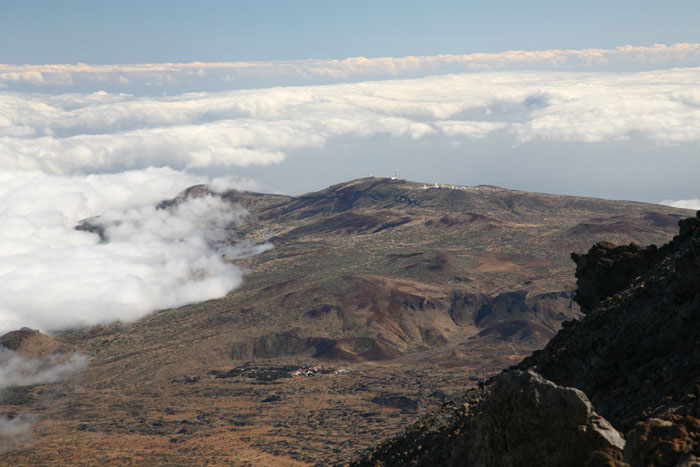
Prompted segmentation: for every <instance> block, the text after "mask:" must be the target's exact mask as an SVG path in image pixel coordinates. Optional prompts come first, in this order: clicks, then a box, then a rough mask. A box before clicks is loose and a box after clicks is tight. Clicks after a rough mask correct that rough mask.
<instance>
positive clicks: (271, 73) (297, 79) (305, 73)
mask: <svg viewBox="0 0 700 467" xmlns="http://www.w3.org/2000/svg"><path fill="white" fill-rule="evenodd" d="M698 64H700V44H689V43H680V44H673V45H664V44H655V45H652V46H624V47H617V48H615V49H584V50H544V51H522V50H511V51H506V52H499V53H476V54H467V55H448V54H446V55H436V56H418V57H411V56H409V57H398V58H394V57H379V58H366V57H352V58H346V59H343V60H333V59H307V60H290V61H268V62H223V63H201V62H194V63H153V64H131V65H89V64H84V63H79V64H74V65H69V64H64V65H59V64H55V65H1V64H0V87H6V88H8V89H13V90H20V91H26V90H35V91H41V92H46V91H51V92H66V91H67V90H70V89H76V88H78V89H83V90H93V91H97V90H112V91H115V92H118V91H126V92H130V93H133V92H138V93H147V94H148V93H153V92H161V93H162V92H163V91H164V90H165V91H167V92H176V93H181V92H186V91H201V90H203V89H212V90H213V89H232V88H261V87H272V86H287V85H290V84H294V85H310V84H330V83H339V82H347V81H366V80H385V79H395V78H414V77H420V76H426V75H438V74H452V73H464V72H489V71H514V70H548V71H644V70H653V69H659V68H665V69H668V68H674V67H693V66H698Z"/></svg>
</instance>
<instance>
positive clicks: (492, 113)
mask: <svg viewBox="0 0 700 467" xmlns="http://www.w3.org/2000/svg"><path fill="white" fill-rule="evenodd" d="M697 82H700V68H679V69H672V70H657V71H645V72H634V73H633V72H604V73H602V72H601V73H591V72H585V73H584V72H550V71H537V72H535V71H511V72H488V73H465V74H455V75H443V76H431V77H424V78H416V79H406V80H387V81H367V82H361V83H350V84H335V85H325V86H304V87H286V88H281V87H278V88H269V89H254V90H238V91H226V92H209V93H206V92H200V93H185V94H179V95H176V96H161V97H154V96H149V97H143V96H141V97H139V96H134V95H129V94H110V93H106V92H99V93H89V94H76V93H72V94H60V95H46V94H36V93H31V94H25V93H12V94H7V93H6V94H0V168H23V169H31V170H41V171H45V172H52V173H76V172H81V171H82V172H85V171H87V172H94V171H119V170H124V169H132V168H142V167H148V166H171V167H175V168H178V169H186V168H189V169H191V168H197V169H202V168H208V167H218V168H225V167H248V166H269V165H274V164H279V163H281V162H282V161H283V160H284V159H285V157H286V156H287V155H288V154H289V153H290V152H293V151H298V150H304V149H312V148H322V147H324V146H325V145H326V144H327V143H328V141H330V140H331V139H333V138H337V137H341V136H349V137H370V136H374V135H382V134H384V135H390V136H393V137H408V138H413V139H421V138H424V137H425V136H427V135H435V134H437V133H441V134H442V135H443V137H448V138H469V139H484V138H486V137H488V136H489V135H490V134H492V133H493V132H495V131H500V132H505V133H504V134H509V135H511V137H512V138H514V141H516V142H519V143H525V142H528V141H532V140H542V141H565V142H570V141H575V142H584V143H594V142H605V141H608V142H609V141H625V140H627V139H629V138H630V137H631V136H632V135H637V136H641V137H642V138H646V139H647V140H649V141H651V142H652V143H653V144H679V143H688V142H690V143H697V142H700V93H699V92H698V91H697V89H696V88H697V86H696V85H695V83H697Z"/></svg>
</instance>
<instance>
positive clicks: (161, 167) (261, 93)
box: [0, 44, 700, 333]
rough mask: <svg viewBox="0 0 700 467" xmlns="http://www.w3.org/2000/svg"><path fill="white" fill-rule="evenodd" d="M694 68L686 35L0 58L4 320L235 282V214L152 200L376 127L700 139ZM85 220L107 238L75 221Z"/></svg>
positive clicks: (81, 311) (85, 317)
mask: <svg viewBox="0 0 700 467" xmlns="http://www.w3.org/2000/svg"><path fill="white" fill-rule="evenodd" d="M698 82H700V46H699V45H698V44H676V45H673V46H663V45H657V46H652V47H621V48H618V49H614V50H585V51H542V52H518V51H515V52H504V53H500V54H473V55H463V56H453V55H443V56H436V57H405V58H396V59H395V58H380V59H364V58H354V59H347V60H300V61H293V62H264V63H224V64H202V63H194V64H146V65H99V66H93V65H85V64H77V65H37V66H34V65H27V66H19V65H0V223H2V228H1V229H0V333H2V332H6V331H9V330H11V329H15V328H18V327H21V326H28V327H31V328H35V329H41V330H43V331H48V332H51V331H55V330H59V329H63V328H66V327H74V326H87V325H92V324H97V323H102V322H109V321H114V320H125V321H129V320H134V319H138V318H139V317H142V316H144V315H145V314H147V313H149V312H151V311H153V310H157V309H163V308H170V307H176V306H180V305H184V304H186V303H192V302H197V301H202V300H207V299H211V298H217V297H221V296H222V295H224V294H226V293H227V292H229V291H231V290H233V289H235V288H236V287H237V286H238V285H240V283H241V281H242V279H243V275H242V273H241V271H240V270H239V269H237V268H236V267H235V266H234V265H232V264H231V263H230V262H229V261H226V260H225V259H224V257H223V255H226V257H227V258H232V257H235V256H236V255H237V254H249V253H250V252H249V251H246V252H243V251H233V250H231V249H230V248H229V249H226V248H227V247H226V244H225V242H224V241H223V239H224V238H225V236H226V235H228V233H227V231H226V229H227V227H228V226H229V225H231V224H235V223H237V222H240V221H241V220H242V219H243V218H244V216H245V212H244V210H242V209H241V208H239V207H235V206H232V205H230V204H229V203H226V202H224V201H222V200H221V199H220V198H218V197H216V196H208V197H204V198H196V199H191V200H188V201H186V202H185V203H183V204H182V205H180V206H178V207H176V208H173V209H169V210H157V209H156V208H155V206H156V205H157V204H158V203H159V202H160V201H162V200H164V199H169V198H172V197H174V196H176V195H177V194H178V193H180V192H181V191H182V190H184V189H185V188H187V187H189V186H191V185H194V184H200V183H214V185H215V186H216V187H218V189H219V191H222V190H225V189H230V188H248V189H250V188H253V189H254V188H256V186H257V185H256V182H255V181H241V180H239V179H237V178H236V175H237V169H240V168H245V167H261V168H262V167H271V166H276V165H279V164H281V163H282V162H284V161H287V160H288V159H289V158H290V157H293V154H298V153H300V152H303V151H305V150H316V151H318V150H322V149H323V148H324V147H326V146H327V145H328V144H329V143H331V142H333V141H335V140H338V139H340V138H345V139H347V140H351V141H352V140H357V141H359V140H367V139H368V138H371V137H373V136H377V135H379V136H383V137H388V138H396V139H403V140H409V141H412V140H415V141H421V140H425V139H427V138H439V139H441V140H444V141H460V140H471V141H477V140H484V139H486V138H502V139H503V138H505V139H507V140H508V141H511V143H512V144H513V145H521V144H526V143H528V142H531V141H545V142H546V141H555V142H557V141H558V142H577V143H581V144H589V143H599V142H615V141H622V142H624V141H626V140H629V139H631V138H637V139H639V138H641V139H643V140H644V141H646V142H648V143H649V144H651V145H661V146H664V145H667V146H673V145H679V144H690V145H698V144H700V88H698V86H697V83H698ZM285 84H286V85H285ZM290 84H294V85H293V86H292V85H290ZM327 157H328V163H329V164H332V163H333V160H332V158H333V155H332V154H328V155H327ZM212 173H219V174H221V175H222V177H221V178H218V179H217V180H212V179H211V176H205V175H202V174H212ZM309 176H313V173H312V172H310V173H309ZM226 177H228V178H226ZM691 201H692V200H688V203H690V202H691ZM674 202H676V203H678V201H673V200H669V201H667V203H674ZM687 205H688V206H690V205H691V204H687ZM684 206H685V205H684ZM96 216H99V217H96ZM87 218H96V219H97V220H95V222H96V223H98V224H99V225H100V226H102V228H103V230H104V233H105V235H104V238H100V235H98V234H97V233H94V232H90V231H79V230H75V226H76V225H78V224H79V223H80V222H81V221H82V220H83V219H87Z"/></svg>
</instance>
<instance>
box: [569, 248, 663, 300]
mask: <svg viewBox="0 0 700 467" xmlns="http://www.w3.org/2000/svg"><path fill="white" fill-rule="evenodd" d="M660 258H661V255H660V254H659V251H658V249H657V248H656V245H650V246H649V247H647V248H642V247H640V246H639V245H637V244H635V243H630V244H629V245H627V246H624V245H615V244H613V243H609V242H600V243H596V244H595V245H594V246H593V247H591V249H590V250H589V251H588V254H586V255H579V254H576V253H572V254H571V259H573V260H574V262H575V263H576V278H577V279H578V281H577V286H578V290H577V292H576V296H575V298H574V300H575V301H576V303H578V304H579V306H580V307H581V312H582V313H589V312H590V311H591V310H593V308H595V306H596V305H597V304H598V303H600V301H601V300H603V299H605V298H608V297H611V296H612V295H614V294H616V293H617V292H619V291H620V290H622V289H624V288H625V287H627V286H628V285H629V283H630V282H631V281H632V280H634V279H636V278H638V277H640V276H641V275H642V274H644V272H645V271H648V270H649V268H650V267H651V266H652V265H654V264H655V263H657V262H658V261H659V259H660Z"/></svg>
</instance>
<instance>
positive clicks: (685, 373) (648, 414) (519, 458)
mask: <svg viewBox="0 0 700 467" xmlns="http://www.w3.org/2000/svg"><path fill="white" fill-rule="evenodd" d="M698 217H699V218H700V212H699V213H698ZM679 226H680V234H679V235H677V236H676V237H674V239H673V241H671V242H670V243H669V244H667V245H664V246H663V247H661V248H658V249H657V248H656V247H654V246H652V247H648V248H642V247H639V246H637V245H634V244H632V245H629V246H616V245H613V244H609V243H604V242H603V243H598V244H596V245H595V246H594V247H593V248H591V249H590V251H589V252H588V254H586V255H572V257H573V259H574V260H575V261H576V264H577V271H576V277H577V278H578V287H579V288H578V291H577V294H576V301H577V302H578V303H579V304H580V305H581V308H582V311H584V312H585V313H586V315H585V316H584V318H583V319H581V320H580V321H577V320H574V321H571V322H568V323H564V327H563V328H562V330H561V331H559V333H558V334H557V335H556V336H555V337H554V338H553V339H552V340H551V341H550V343H549V344H548V345H547V346H546V347H545V348H544V349H543V350H541V351H537V352H535V353H534V354H533V355H532V356H530V357H528V358H526V359H525V360H523V361H522V362H521V363H520V364H519V365H518V366H516V367H514V368H512V369H510V370H508V371H506V372H504V373H502V374H501V375H499V376H496V377H494V378H491V379H490V380H489V381H488V382H487V383H486V384H485V385H483V386H482V387H481V388H480V389H479V390H478V391H471V392H469V393H467V394H465V395H464V396H463V397H462V398H459V399H457V400H456V401H455V402H454V403H449V404H447V405H446V407H445V409H444V410H443V411H442V412H440V413H437V414H435V415H433V416H432V417H431V418H428V419H425V420H423V421H422V422H419V423H418V424H416V425H414V426H413V427H410V428H409V429H408V430H407V431H406V433H404V434H403V435H401V436H399V437H397V438H394V439H392V440H389V441H387V442H385V443H384V444H382V445H380V446H379V447H378V448H376V449H375V450H374V451H373V452H372V453H370V454H367V455H366V456H365V457H364V458H363V459H362V460H360V461H358V463H357V465H385V466H386V465H408V464H411V465H494V466H496V465H632V466H649V465H660V466H661V465H663V466H671V465H685V466H694V465H700V402H699V399H700V345H698V343H699V342H700V221H698V219H695V218H690V219H684V220H681V221H680V222H679ZM459 305H460V306H458V307H457V308H455V309H454V310H453V311H454V312H455V313H456V314H457V316H460V317H464V316H465V315H468V314H469V311H468V310H467V309H468V308H472V310H471V312H473V309H474V308H478V307H482V306H483V303H482V302H481V301H480V300H477V299H473V297H472V298H466V299H465V300H463V301H462V302H460V303H459ZM540 375H541V376H540ZM545 378H546V379H545ZM574 388H576V389H574ZM584 393H585V395H584ZM586 395H587V396H588V399H590V403H589V402H588V399H587V398H586ZM591 403H592V406H591ZM593 409H595V412H594V411H593ZM598 414H599V415H598ZM602 417H605V419H603V418H602ZM606 419H607V421H606ZM615 430H620V431H622V432H626V436H627V443H626V445H625V442H624V440H623V438H622V437H621V436H620V435H619V433H618V432H617V431H615ZM623 447H624V450H623Z"/></svg>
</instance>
